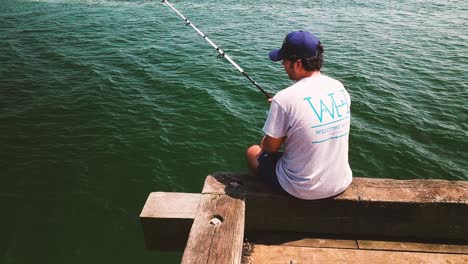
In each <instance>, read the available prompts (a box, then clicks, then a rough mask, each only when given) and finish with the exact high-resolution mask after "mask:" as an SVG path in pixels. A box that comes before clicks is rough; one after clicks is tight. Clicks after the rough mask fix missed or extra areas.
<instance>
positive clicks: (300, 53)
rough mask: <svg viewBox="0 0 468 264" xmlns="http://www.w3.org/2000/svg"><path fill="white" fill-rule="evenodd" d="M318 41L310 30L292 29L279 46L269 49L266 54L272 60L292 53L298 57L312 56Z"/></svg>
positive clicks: (279, 59) (315, 51) (286, 56)
mask: <svg viewBox="0 0 468 264" xmlns="http://www.w3.org/2000/svg"><path fill="white" fill-rule="evenodd" d="M319 43H320V41H319V40H318V38H317V37H316V36H314V35H313V34H312V33H310V32H307V31H302V30H299V31H293V32H291V33H289V34H288V35H287V36H286V37H285V38H284V40H283V45H282V46H281V48H280V49H276V50H273V51H271V52H270V54H268V56H269V57H270V60H272V61H281V60H284V59H286V58H288V57H290V56H292V55H296V56H297V57H299V58H309V57H314V56H315V55H317V47H318V45H319Z"/></svg>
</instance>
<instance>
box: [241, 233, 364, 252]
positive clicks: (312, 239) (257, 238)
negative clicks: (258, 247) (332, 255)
mask: <svg viewBox="0 0 468 264" xmlns="http://www.w3.org/2000/svg"><path fill="white" fill-rule="evenodd" d="M246 239H248V241H249V242H251V243H254V244H262V245H281V246H291V247H321V248H322V247H323V248H347V249H358V244H357V241H356V240H353V239H339V238H336V237H335V238H331V237H317V236H312V235H310V234H299V233H275V232H255V233H250V234H248V235H247V236H246Z"/></svg>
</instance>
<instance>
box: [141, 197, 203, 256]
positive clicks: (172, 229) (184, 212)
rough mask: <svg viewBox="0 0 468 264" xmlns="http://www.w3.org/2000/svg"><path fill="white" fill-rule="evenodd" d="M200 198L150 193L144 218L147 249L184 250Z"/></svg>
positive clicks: (142, 222)
mask: <svg viewBox="0 0 468 264" xmlns="http://www.w3.org/2000/svg"><path fill="white" fill-rule="evenodd" d="M200 197H201V194H199V193H166V192H153V193H150V195H149V196H148V199H147V201H146V203H145V206H144V207H143V210H142V211H141V214H140V221H141V224H142V228H143V236H144V240H145V246H146V248H148V249H151V250H173V251H182V250H184V248H185V244H186V242H187V237H188V235H189V232H190V227H191V226H192V224H193V219H194V217H195V214H196V212H197V208H198V204H199V202H200Z"/></svg>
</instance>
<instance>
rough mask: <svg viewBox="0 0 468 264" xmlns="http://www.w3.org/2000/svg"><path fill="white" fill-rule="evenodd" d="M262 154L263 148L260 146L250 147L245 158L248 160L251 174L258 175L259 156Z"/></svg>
mask: <svg viewBox="0 0 468 264" xmlns="http://www.w3.org/2000/svg"><path fill="white" fill-rule="evenodd" d="M261 153H262V148H260V146H259V145H253V146H250V147H249V148H248V149H247V151H246V153H245V157H246V158H247V165H248V166H249V169H250V172H252V173H253V174H254V175H257V174H258V156H260V154H261Z"/></svg>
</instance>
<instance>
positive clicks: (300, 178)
mask: <svg viewBox="0 0 468 264" xmlns="http://www.w3.org/2000/svg"><path fill="white" fill-rule="evenodd" d="M350 104H351V101H350V97H349V94H348V92H347V91H346V90H345V88H344V87H343V85H342V84H341V83H340V82H339V81H336V80H334V79H332V78H329V77H327V76H324V75H319V76H315V77H308V78H303V79H301V80H299V81H298V82H296V83H295V84H294V85H292V86H290V87H288V88H286V89H284V90H283V91H281V92H279V93H278V94H277V95H276V96H275V97H274V99H273V102H272V105H271V108H270V112H271V113H270V114H269V118H268V120H267V121H266V123H265V126H264V132H265V134H267V135H269V136H272V137H275V138H281V137H285V140H284V155H283V156H282V157H281V159H280V160H279V161H278V164H277V167H276V174H277V176H278V180H279V183H280V184H281V186H282V187H283V189H284V190H286V191H287V192H288V193H290V194H292V195H294V196H296V197H298V198H302V199H319V198H324V197H329V196H332V195H335V194H338V193H340V192H342V191H343V190H344V189H346V187H347V186H348V185H349V184H350V183H351V179H352V172H351V169H350V167H349V164H348V138H349V128H350Z"/></svg>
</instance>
